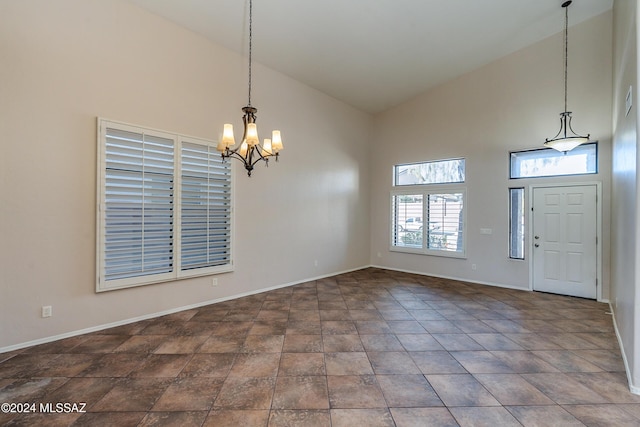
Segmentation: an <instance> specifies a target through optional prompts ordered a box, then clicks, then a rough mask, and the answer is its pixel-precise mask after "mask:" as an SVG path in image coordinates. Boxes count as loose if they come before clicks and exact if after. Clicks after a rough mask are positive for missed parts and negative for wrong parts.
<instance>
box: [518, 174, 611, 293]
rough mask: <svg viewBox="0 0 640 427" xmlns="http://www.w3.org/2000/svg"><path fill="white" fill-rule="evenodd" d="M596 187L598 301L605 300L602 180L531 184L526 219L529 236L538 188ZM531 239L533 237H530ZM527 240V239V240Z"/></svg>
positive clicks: (530, 278) (530, 268)
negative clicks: (535, 192) (534, 194)
mask: <svg viewBox="0 0 640 427" xmlns="http://www.w3.org/2000/svg"><path fill="white" fill-rule="evenodd" d="M590 186H595V187H596V239H597V243H596V280H597V284H596V301H598V302H605V301H606V300H605V299H604V297H603V295H602V288H603V285H604V284H603V282H602V246H603V245H602V241H603V238H602V182H601V181H585V182H558V183H546V184H542V183H541V184H531V185H529V191H528V195H527V197H528V199H529V200H527V215H528V217H527V218H526V219H525V220H526V221H527V222H528V223H529V224H528V227H527V230H528V231H527V237H529V238H530V237H531V236H532V235H533V215H532V214H531V212H533V211H532V209H533V190H534V189H536V188H553V187H590ZM529 240H531V239H529ZM525 242H526V240H525ZM530 244H531V243H529V244H526V243H525V257H526V256H527V249H529V251H528V252H529V257H528V258H529V290H531V291H533V253H531V250H530V249H531V248H530Z"/></svg>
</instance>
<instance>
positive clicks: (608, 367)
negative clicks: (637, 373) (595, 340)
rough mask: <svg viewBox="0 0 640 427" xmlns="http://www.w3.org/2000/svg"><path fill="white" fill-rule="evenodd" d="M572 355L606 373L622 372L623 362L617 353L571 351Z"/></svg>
mask: <svg viewBox="0 0 640 427" xmlns="http://www.w3.org/2000/svg"><path fill="white" fill-rule="evenodd" d="M573 353H574V354H575V355H576V356H578V357H581V358H582V359H585V360H587V361H588V362H591V363H592V364H594V365H596V366H598V367H599V368H601V369H603V370H605V371H608V372H624V371H625V369H624V362H623V361H622V357H620V352H619V351H610V350H579V351H578V350H573Z"/></svg>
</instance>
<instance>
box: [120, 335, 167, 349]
mask: <svg viewBox="0 0 640 427" xmlns="http://www.w3.org/2000/svg"><path fill="white" fill-rule="evenodd" d="M166 339H167V336H166V335H134V336H132V337H130V338H129V339H127V340H126V341H125V342H123V343H122V344H120V345H119V346H118V347H116V348H115V349H114V350H113V351H114V352H115V353H138V354H140V353H152V352H153V351H154V350H155V349H156V348H158V346H159V345H160V344H162V342H163V341H164V340H166Z"/></svg>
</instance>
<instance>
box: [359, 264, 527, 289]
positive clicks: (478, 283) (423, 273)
mask: <svg viewBox="0 0 640 427" xmlns="http://www.w3.org/2000/svg"><path fill="white" fill-rule="evenodd" d="M369 267H371V268H380V269H383V270H391V271H398V272H400V273H409V274H417V275H419V276H425V277H437V278H439V279H448V280H456V281H458V282H467V283H473V284H476V285H486V286H494V287H497V288H505V289H515V290H517V291H527V292H528V291H530V289H527V288H521V287H518V286H511V285H505V284H502V283H494V282H483V281H481V280H472V279H467V278H464V277H455V276H444V275H440V274H433V273H425V272H423V271H414V270H406V269H402V268H393V267H386V266H382V265H370V266H369Z"/></svg>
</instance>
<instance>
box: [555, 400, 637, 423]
mask: <svg viewBox="0 0 640 427" xmlns="http://www.w3.org/2000/svg"><path fill="white" fill-rule="evenodd" d="M563 408H564V409H566V410H567V411H568V412H570V413H571V415H573V416H574V417H576V418H577V419H578V420H580V421H581V422H582V423H584V424H585V425H587V426H594V427H600V426H602V427H605V426H615V427H637V426H638V424H639V421H638V419H637V418H636V417H634V416H632V415H630V414H629V413H628V412H626V411H625V410H623V409H622V408H620V407H618V406H617V405H563Z"/></svg>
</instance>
